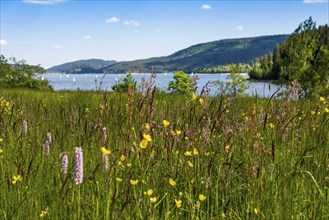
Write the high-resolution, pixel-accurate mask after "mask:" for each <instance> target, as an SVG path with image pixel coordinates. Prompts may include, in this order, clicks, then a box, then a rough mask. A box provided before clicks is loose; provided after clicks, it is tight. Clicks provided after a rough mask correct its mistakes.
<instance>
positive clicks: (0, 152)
mask: <svg viewBox="0 0 329 220" xmlns="http://www.w3.org/2000/svg"><path fill="white" fill-rule="evenodd" d="M2 153H3V150H2V149H1V148H0V158H1V157H3V156H2Z"/></svg>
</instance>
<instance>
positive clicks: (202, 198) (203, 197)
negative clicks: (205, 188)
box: [199, 194, 207, 202]
mask: <svg viewBox="0 0 329 220" xmlns="http://www.w3.org/2000/svg"><path fill="white" fill-rule="evenodd" d="M206 198H207V197H206V196H205V195H203V194H200V195H199V200H200V201H201V202H203V201H204V200H206Z"/></svg>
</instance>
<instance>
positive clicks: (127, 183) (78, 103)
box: [0, 89, 329, 219]
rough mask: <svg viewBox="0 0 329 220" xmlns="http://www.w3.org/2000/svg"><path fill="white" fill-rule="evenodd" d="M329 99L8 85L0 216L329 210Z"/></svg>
mask: <svg viewBox="0 0 329 220" xmlns="http://www.w3.org/2000/svg"><path fill="white" fill-rule="evenodd" d="M328 104H329V103H328V101H326V100H325V99H324V98H321V99H319V100H312V101H308V100H289V99H286V98H283V99H280V100H274V99H258V98H257V97H252V98H248V97H245V98H230V97H216V98H209V97H207V96H202V97H195V96H194V97H193V96H188V95H168V94H162V93H157V92H156V93H155V94H152V89H151V90H149V91H148V92H146V93H145V94H138V93H134V92H133V91H130V92H128V94H124V93H122V94H120V93H101V92H82V91H76V92H48V93H42V92H37V91H28V90H1V91H0V198H1V199H0V219H38V218H46V219H328V218H329V190H328V187H329V129H328V128H329V110H328V108H329V106H328ZM47 134H48V135H47ZM50 135H51V138H50ZM78 147H79V148H78ZM80 147H81V151H82V155H81V152H79V151H78V150H80ZM63 158H64V161H63ZM66 162H67V167H66V164H65V163H66ZM63 163H64V164H63ZM62 165H63V166H62ZM66 168H67V170H66ZM82 169H83V173H82ZM82 175H83V176H82Z"/></svg>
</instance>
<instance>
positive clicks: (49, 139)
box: [47, 132, 52, 144]
mask: <svg viewBox="0 0 329 220" xmlns="http://www.w3.org/2000/svg"><path fill="white" fill-rule="evenodd" d="M47 140H48V142H49V144H51V142H52V138H51V133H50V132H47Z"/></svg>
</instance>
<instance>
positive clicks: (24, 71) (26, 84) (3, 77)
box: [0, 55, 52, 89]
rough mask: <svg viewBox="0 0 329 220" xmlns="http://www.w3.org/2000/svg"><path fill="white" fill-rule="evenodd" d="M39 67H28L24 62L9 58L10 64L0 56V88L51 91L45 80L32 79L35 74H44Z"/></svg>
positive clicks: (42, 69) (43, 70)
mask: <svg viewBox="0 0 329 220" xmlns="http://www.w3.org/2000/svg"><path fill="white" fill-rule="evenodd" d="M44 72H45V69H44V68H42V67H40V66H33V65H28V64H26V62H25V61H24V60H22V61H17V60H16V59H15V58H11V59H10V62H9V61H8V60H7V59H6V58H5V57H4V56H3V55H0V87H2V88H10V87H11V88H13V87H21V88H31V89H52V88H51V86H50V85H49V84H48V81H46V80H40V79H36V78H34V76H35V75H36V74H37V73H44Z"/></svg>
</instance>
